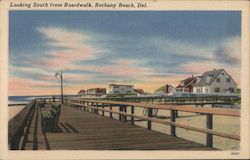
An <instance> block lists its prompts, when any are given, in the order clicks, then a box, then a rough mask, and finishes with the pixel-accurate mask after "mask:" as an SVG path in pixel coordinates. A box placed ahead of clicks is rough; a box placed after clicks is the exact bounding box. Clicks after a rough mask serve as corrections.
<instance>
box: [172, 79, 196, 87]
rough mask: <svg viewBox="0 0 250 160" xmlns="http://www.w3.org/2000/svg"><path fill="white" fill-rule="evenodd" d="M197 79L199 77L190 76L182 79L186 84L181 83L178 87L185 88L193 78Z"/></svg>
mask: <svg viewBox="0 0 250 160" xmlns="http://www.w3.org/2000/svg"><path fill="white" fill-rule="evenodd" d="M196 79H197V77H189V78H187V79H184V80H182V81H181V82H183V84H184V85H182V84H181V83H180V84H179V85H178V86H177V87H176V88H185V87H186V86H187V85H188V84H190V83H191V82H192V81H193V80H196Z"/></svg>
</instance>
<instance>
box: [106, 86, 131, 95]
mask: <svg viewBox="0 0 250 160" xmlns="http://www.w3.org/2000/svg"><path fill="white" fill-rule="evenodd" d="M132 93H134V86H133V85H122V84H109V85H108V94H132Z"/></svg>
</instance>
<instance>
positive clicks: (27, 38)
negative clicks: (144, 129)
mask: <svg viewBox="0 0 250 160" xmlns="http://www.w3.org/2000/svg"><path fill="white" fill-rule="evenodd" d="M9 35H10V36H9V38H10V39H9V49H10V50H9V51H10V54H9V62H10V69H9V71H10V82H9V86H10V87H9V93H10V94H11V95H20V94H24V95H30V94H35V95H40V94H56V93H57V92H58V85H59V84H58V79H56V78H55V77H54V74H55V72H57V71H60V70H63V71H64V74H65V88H66V92H67V93H68V94H72V93H76V92H77V91H78V90H80V89H87V88H90V87H106V86H107V84H109V83H123V84H127V83H129V84H134V85H135V87H136V88H143V89H144V90H146V91H150V92H152V91H154V90H155V89H157V88H158V87H160V86H161V85H164V84H167V83H168V84H173V85H177V84H178V82H179V80H181V79H183V78H186V77H188V76H191V75H201V74H202V73H203V72H205V71H207V70H211V69H213V68H224V69H226V71H227V72H229V73H230V74H231V75H232V76H233V78H234V79H235V80H236V81H237V82H238V83H240V82H239V81H240V79H239V78H240V75H239V71H240V60H241V50H240V45H241V41H240V39H241V14H240V12H237V11H218V12H217V11H10V12H9ZM15 84H22V85H15ZM239 85H240V84H239ZM23 91H25V92H23Z"/></svg>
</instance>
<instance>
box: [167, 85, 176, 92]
mask: <svg viewBox="0 0 250 160" xmlns="http://www.w3.org/2000/svg"><path fill="white" fill-rule="evenodd" d="M174 92H175V88H174V87H173V86H172V85H169V84H167V85H166V88H165V93H168V94H170V93H174Z"/></svg>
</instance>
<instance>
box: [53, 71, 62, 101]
mask: <svg viewBox="0 0 250 160" xmlns="http://www.w3.org/2000/svg"><path fill="white" fill-rule="evenodd" d="M55 77H59V78H61V100H62V104H63V73H62V71H61V72H57V73H56V74H55Z"/></svg>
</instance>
